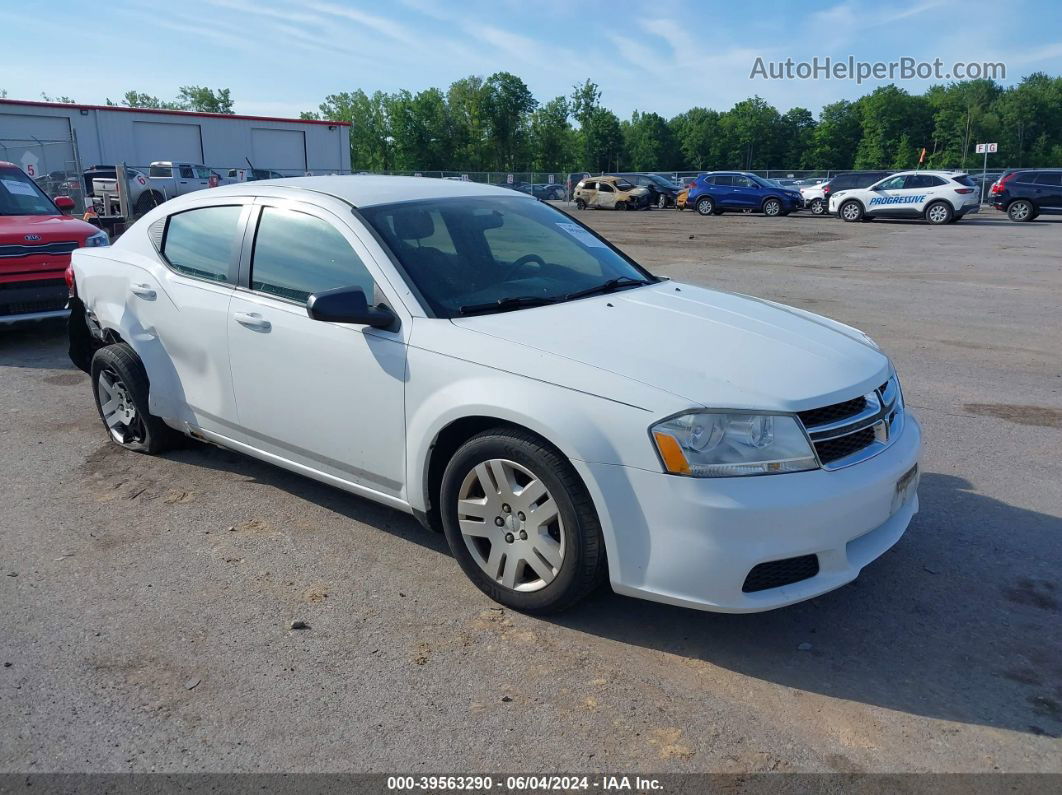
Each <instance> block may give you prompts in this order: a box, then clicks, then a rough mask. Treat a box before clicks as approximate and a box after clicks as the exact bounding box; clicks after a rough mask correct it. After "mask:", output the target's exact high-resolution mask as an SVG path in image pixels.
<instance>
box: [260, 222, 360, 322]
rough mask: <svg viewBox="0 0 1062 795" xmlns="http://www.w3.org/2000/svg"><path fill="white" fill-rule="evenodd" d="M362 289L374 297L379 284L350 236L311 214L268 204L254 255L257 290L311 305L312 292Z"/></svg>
mask: <svg viewBox="0 0 1062 795" xmlns="http://www.w3.org/2000/svg"><path fill="white" fill-rule="evenodd" d="M335 287H360V288H361V289H362V290H363V291H364V293H365V298H366V300H367V301H369V302H370V303H372V302H373V301H374V291H373V287H374V283H373V278H372V276H371V275H370V274H369V271H368V269H367V268H366V267H365V263H363V262H362V261H361V259H360V258H359V257H358V255H357V254H355V253H354V249H353V248H351V246H350V243H348V242H347V240H346V238H344V237H343V235H341V234H340V233H339V230H338V229H336V228H335V227H334V226H332V225H331V224H330V223H328V222H327V221H325V220H323V219H321V218H317V217H316V216H313V215H308V214H307V213H301V212H297V211H294V210H285V209H281V208H279V207H263V208H262V216H261V218H260V219H259V221H258V231H257V232H256V234H255V238H254V254H253V256H252V258H251V289H252V290H257V291H259V292H262V293H268V294H269V295H275V296H277V297H278V298H284V299H286V300H288V301H297V302H298V303H305V302H306V299H307V298H309V297H310V295H311V294H312V293H316V292H321V291H322V290H330V289H332V288H335Z"/></svg>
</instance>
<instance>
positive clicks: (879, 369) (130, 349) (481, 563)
mask: <svg viewBox="0 0 1062 795" xmlns="http://www.w3.org/2000/svg"><path fill="white" fill-rule="evenodd" d="M72 268H73V282H74V287H73V290H74V292H75V297H74V298H73V299H72V311H73V320H72V323H71V356H72V358H73V360H74V361H75V363H76V364H78V366H80V367H82V368H83V369H85V370H87V371H89V372H90V373H91V384H92V389H93V392H94V394H95V398H96V403H97V407H98V409H99V413H100V416H101V418H102V421H103V424H104V426H105V428H106V431H107V433H109V435H110V437H111V438H112V439H113V441H114V442H115V443H117V444H119V445H121V446H123V447H126V448H128V449H130V450H136V451H142V452H148V453H154V452H158V451H161V450H162V449H164V447H165V445H166V444H167V442H168V441H170V440H171V439H172V437H173V436H175V435H176V434H179V433H183V434H187V435H189V436H192V437H194V438H196V439H200V440H205V441H208V442H212V443H214V444H218V445H221V446H223V447H226V448H229V449H232V450H236V451H240V452H243V453H246V454H248V455H251V456H254V457H256V458H259V459H262V460H264V461H267V462H270V463H273V464H277V465H279V466H281V467H285V468H287V469H289V470H291V471H292V472H296V473H299V474H302V475H307V476H309V477H312V478H316V479H318V480H321V481H324V482H325V483H329V484H332V485H334V486H337V487H339V488H341V489H346V490H347V491H350V492H352V493H354V494H357V495H360V496H362V497H366V498H368V499H371V500H376V501H379V502H381V503H384V504H386V505H389V506H391V507H393V508H396V509H398V510H400V511H405V512H407V513H410V514H413V515H414V516H416V517H417V518H418V519H420V520H421V521H422V522H423V523H424V524H425V525H428V526H430V527H434V528H437V529H442V530H443V532H445V534H446V538H447V541H448V543H449V545H450V548H451V550H452V551H453V554H454V556H455V558H456V559H457V561H458V563H459V564H460V566H461V567H462V569H464V571H465V573H466V574H467V575H468V576H469V577H470V578H471V580H472V581H473V582H474V583H475V584H476V585H477V586H478V587H479V588H480V589H482V590H483V591H484V592H485V593H487V594H488V595H490V596H491V597H492V598H494V599H496V600H497V601H499V602H501V603H502V604H505V605H508V606H511V607H513V608H516V609H519V610H524V611H528V612H549V611H555V610H559V609H562V608H565V607H567V606H570V605H572V604H574V603H575V602H576V601H578V600H579V599H580V598H581V597H582V596H584V595H586V594H587V593H588V592H589V591H590V590H591V589H592V588H594V587H595V586H596V585H597V584H598V583H599V582H601V581H602V580H604V579H605V578H606V577H607V579H609V580H610V581H611V585H612V587H613V589H614V590H616V591H617V592H619V593H622V594H628V595H631V596H638V597H643V598H648V599H655V600H659V601H663V602H668V603H672V604H677V605H685V606H688V607H694V608H701V609H707V610H718V611H729V612H748V611H757V610H767V609H771V608H775V607H780V606H783V605H788V604H791V603H793V602H798V601H800V600H803V599H807V598H810V597H813V596H816V595H818V594H821V593H824V592H826V591H829V590H832V589H834V588H837V587H838V586H841V585H843V584H844V583H847V582H849V581H851V580H852V579H854V578H855V577H856V576H857V575H858V574H859V572H860V570H861V569H862V568H863V567H864V566H866V565H867V564H868V563H869V562H870V561H872V560H874V559H875V558H877V557H878V556H879V555H881V554H882V553H883V552H885V550H887V549H888V548H889V547H891V546H892V545H893V544H894V543H896V541H897V540H898V539H899V538H900V537H901V535H902V534H903V532H904V530H905V529H906V528H907V526H908V523H909V522H910V521H911V517H912V516H913V515H914V514H915V512H916V511H917V509H918V498H917V494H916V489H917V484H918V456H919V451H920V446H921V441H920V439H921V432H920V429H919V425H918V422H917V421H916V420H915V418H914V417H913V416H912V415H911V414H910V413H909V411H908V410H907V408H906V407H905V406H904V401H903V396H902V394H901V390H900V385H899V382H898V380H897V376H896V372H895V370H894V369H893V366H892V364H891V362H890V360H889V359H888V357H887V356H886V355H885V354H884V353H882V352H881V351H880V350H879V349H878V347H877V346H876V345H875V344H874V343H873V342H872V341H871V340H870V339H869V338H868V337H867V336H866V335H865V334H863V333H862V332H860V331H858V330H856V329H854V328H851V327H850V326H846V325H843V324H841V323H838V322H835V321H832V320H828V319H826V318H823V317H820V316H817V315H813V314H811V313H808V312H805V311H803V310H800V309H793V308H790V307H785V306H782V305H780V304H775V303H773V302H770V301H764V300H759V299H756V298H750V297H746V296H740V295H735V294H732V293H726V292H718V291H714V290H710V289H705V288H702V287H695V286H691V285H687V284H679V283H676V282H672V281H668V280H662V279H658V278H656V277H654V276H653V275H652V274H651V273H649V272H648V271H647V270H646V269H644V268H642V267H641V266H640V265H638V264H637V263H636V262H634V261H632V260H631V259H630V258H629V257H627V256H626V255H624V254H623V253H622V252H620V251H619V250H617V249H616V248H615V247H613V246H612V245H611V244H610V243H609V242H608V241H606V240H604V239H603V238H601V237H599V236H598V235H597V234H596V233H594V232H593V231H592V230H590V229H589V228H587V227H585V226H584V225H582V224H581V223H580V222H579V221H577V220H576V219H574V218H572V217H570V216H568V215H566V214H565V213H562V212H561V211H559V210H557V209H555V208H554V207H552V206H550V205H547V204H545V203H543V202H539V201H536V200H535V199H533V198H532V197H530V196H525V195H522V194H518V193H515V192H514V191H511V190H507V189H505V188H499V187H494V186H490V185H483V184H477V183H474V182H451V181H446V180H428V179H416V178H404V177H376V176H366V177H325V178H318V177H307V178H298V179H286V180H278V181H275V182H269V181H261V182H248V183H244V184H242V185H232V186H225V187H221V188H217V189H215V190H211V191H201V192H198V193H194V194H190V195H187V196H183V197H180V198H177V199H173V200H171V201H169V202H167V203H166V204H164V205H162V206H161V207H158V208H156V209H155V210H152V211H151V212H150V213H149V214H148V215H147V216H145V217H144V218H143V219H141V220H140V221H139V222H137V223H136V224H135V225H134V226H133V227H132V228H131V229H130V230H129V231H127V232H126V233H125V234H124V235H122V237H121V238H120V239H119V240H118V241H117V242H116V243H115V244H114V245H113V246H111V247H109V248H101V249H79V250H78V251H76V252H75V253H74V254H73V264H72ZM440 573H442V572H440ZM428 576H430V575H428Z"/></svg>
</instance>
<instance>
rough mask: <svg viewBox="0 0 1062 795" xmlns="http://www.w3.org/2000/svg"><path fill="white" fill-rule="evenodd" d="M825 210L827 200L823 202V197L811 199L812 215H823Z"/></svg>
mask: <svg viewBox="0 0 1062 795" xmlns="http://www.w3.org/2000/svg"><path fill="white" fill-rule="evenodd" d="M824 212H826V204H825V202H823V201H822V199H812V200H811V214H812V215H822V214H823V213H824Z"/></svg>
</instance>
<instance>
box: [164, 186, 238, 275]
mask: <svg viewBox="0 0 1062 795" xmlns="http://www.w3.org/2000/svg"><path fill="white" fill-rule="evenodd" d="M242 212H243V207H242V206H240V205H238V204H234V205H228V206H224V207H200V208H199V209H197V210H186V211H185V212H183V213H177V214H176V215H171V216H170V220H169V223H167V224H166V236H165V237H164V238H163V241H162V255H163V256H164V257H165V258H166V261H167V262H168V263H169V264H170V267H171V268H173V269H174V270H175V271H177V272H178V273H183V274H184V275H186V276H192V277H193V278H196V279H203V280H205V281H209V282H225V281H228V279H229V266H230V265H231V264H232V261H233V258H234V256H235V253H236V247H237V246H238V245H239V238H238V235H237V232H238V231H239V228H240V214H241V213H242Z"/></svg>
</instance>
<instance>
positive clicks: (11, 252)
mask: <svg viewBox="0 0 1062 795" xmlns="http://www.w3.org/2000/svg"><path fill="white" fill-rule="evenodd" d="M80 246H81V244H80V243H78V242H77V241H76V240H70V241H63V242H61V243H38V244H37V245H35V246H32V245H23V244H22V243H13V244H8V243H5V244H3V245H0V257H3V258H5V259H6V258H11V257H31V256H33V255H34V254H69V253H70V252H71V251H73V250H74V249H75V248H80Z"/></svg>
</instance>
